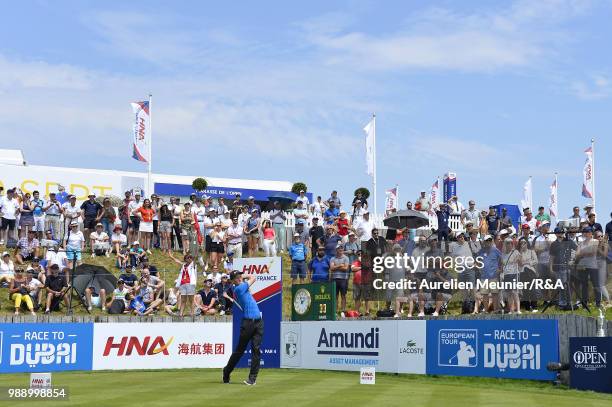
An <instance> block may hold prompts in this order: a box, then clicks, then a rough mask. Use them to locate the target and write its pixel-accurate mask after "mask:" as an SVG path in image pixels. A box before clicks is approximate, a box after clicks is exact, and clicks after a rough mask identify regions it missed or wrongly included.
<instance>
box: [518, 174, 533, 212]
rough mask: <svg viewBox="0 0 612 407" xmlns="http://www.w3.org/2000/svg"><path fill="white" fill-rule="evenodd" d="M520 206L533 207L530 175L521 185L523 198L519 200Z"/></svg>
mask: <svg viewBox="0 0 612 407" xmlns="http://www.w3.org/2000/svg"><path fill="white" fill-rule="evenodd" d="M521 207H522V208H523V209H525V208H529V209H533V192H532V189H531V177H529V179H528V180H527V181H526V182H525V185H524V186H523V199H522V200H521Z"/></svg>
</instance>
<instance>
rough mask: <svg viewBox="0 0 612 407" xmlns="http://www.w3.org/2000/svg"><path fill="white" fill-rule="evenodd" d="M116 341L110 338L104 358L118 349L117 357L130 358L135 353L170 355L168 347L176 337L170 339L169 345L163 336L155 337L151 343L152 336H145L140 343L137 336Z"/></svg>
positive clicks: (140, 354)
mask: <svg viewBox="0 0 612 407" xmlns="http://www.w3.org/2000/svg"><path fill="white" fill-rule="evenodd" d="M114 340H115V337H114V336H110V337H109V338H108V339H107V340H106V346H105V347H104V353H103V356H108V355H109V354H110V352H111V350H112V349H117V356H130V355H131V354H132V352H134V351H136V353H137V354H138V355H139V356H145V355H157V354H159V353H163V354H164V355H169V353H168V347H169V346H170V344H171V343H172V341H173V340H174V337H173V336H172V337H170V340H169V341H168V343H166V341H165V340H164V338H163V337H161V336H157V337H155V339H153V341H151V337H150V336H145V337H144V340H143V341H142V342H140V339H139V338H138V337H137V336H124V337H123V338H121V340H119V342H114Z"/></svg>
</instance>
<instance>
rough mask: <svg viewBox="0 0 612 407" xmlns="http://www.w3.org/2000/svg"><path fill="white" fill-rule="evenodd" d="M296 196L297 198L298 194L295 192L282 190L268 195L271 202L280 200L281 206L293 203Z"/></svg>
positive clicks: (284, 206)
mask: <svg viewBox="0 0 612 407" xmlns="http://www.w3.org/2000/svg"><path fill="white" fill-rule="evenodd" d="M296 198H297V195H296V194H294V193H293V192H282V191H280V192H277V193H275V194H274V195H270V196H269V197H268V201H270V202H271V203H273V202H279V203H280V204H281V207H283V208H286V207H288V206H289V205H291V204H292V203H294V202H295V199H296Z"/></svg>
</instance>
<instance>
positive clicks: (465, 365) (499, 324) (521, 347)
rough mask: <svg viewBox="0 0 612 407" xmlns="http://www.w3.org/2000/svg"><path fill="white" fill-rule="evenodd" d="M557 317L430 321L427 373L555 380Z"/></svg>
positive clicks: (557, 356) (428, 326)
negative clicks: (548, 366)
mask: <svg viewBox="0 0 612 407" xmlns="http://www.w3.org/2000/svg"><path fill="white" fill-rule="evenodd" d="M558 361H559V334H558V329H557V320H549V319H538V320H529V319H523V320H521V319H515V320H510V319H505V320H429V321H427V374H440V375H451V376H485V377H500V378H512V379H533V380H554V379H555V373H554V372H549V371H548V370H546V364H547V363H549V362H558Z"/></svg>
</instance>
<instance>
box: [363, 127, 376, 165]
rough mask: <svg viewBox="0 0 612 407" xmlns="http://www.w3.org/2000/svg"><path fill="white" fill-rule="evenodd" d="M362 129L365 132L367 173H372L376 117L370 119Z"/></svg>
mask: <svg viewBox="0 0 612 407" xmlns="http://www.w3.org/2000/svg"><path fill="white" fill-rule="evenodd" d="M363 130H364V131H365V132H366V163H367V174H368V175H374V148H375V143H376V119H374V118H373V119H372V120H371V121H370V122H369V123H368V124H367V125H366V126H365V127H364V128H363Z"/></svg>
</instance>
